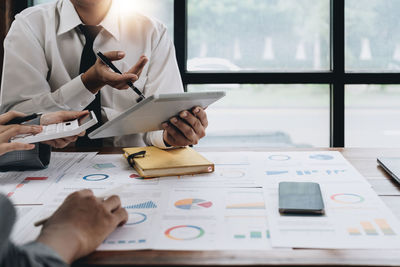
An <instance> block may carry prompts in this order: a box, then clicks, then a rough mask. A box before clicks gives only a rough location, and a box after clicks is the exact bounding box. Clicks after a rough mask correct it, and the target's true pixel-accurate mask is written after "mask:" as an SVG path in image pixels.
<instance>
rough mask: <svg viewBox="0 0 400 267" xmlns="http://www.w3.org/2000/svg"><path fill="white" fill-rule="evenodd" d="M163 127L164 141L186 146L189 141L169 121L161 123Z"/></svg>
mask: <svg viewBox="0 0 400 267" xmlns="http://www.w3.org/2000/svg"><path fill="white" fill-rule="evenodd" d="M162 127H163V128H164V130H165V132H164V141H166V142H167V143H168V144H169V145H171V146H187V145H190V144H191V142H190V141H189V140H188V139H186V137H185V136H184V135H183V134H182V133H181V132H180V131H179V130H178V129H176V128H175V127H174V126H173V125H171V124H169V123H163V125H162Z"/></svg>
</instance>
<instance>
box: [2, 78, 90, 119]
mask: <svg viewBox="0 0 400 267" xmlns="http://www.w3.org/2000/svg"><path fill="white" fill-rule="evenodd" d="M43 86H44V87H48V86H49V85H48V84H47V83H46V84H44V85H43ZM32 91H33V93H31V94H28V95H27V93H26V92H24V91H23V90H22V89H21V88H18V87H15V88H12V85H10V86H4V87H3V103H2V105H1V109H2V111H3V112H6V111H9V110H16V111H20V112H24V113H27V114H29V113H34V112H53V111H59V110H76V111H79V110H83V109H84V108H85V107H86V106H88V105H89V104H90V103H91V102H92V101H93V100H94V98H95V95H93V94H92V93H91V92H89V91H88V90H87V89H86V87H85V86H84V84H83V83H82V80H81V76H78V77H76V78H74V79H73V80H71V81H70V82H68V83H66V84H64V85H63V86H61V87H60V88H58V89H57V90H55V91H54V92H50V88H49V89H48V90H46V91H47V92H46V91H45V90H42V91H41V90H32ZM34 92H36V93H34ZM22 96H23V98H22Z"/></svg>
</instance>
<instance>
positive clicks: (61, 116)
mask: <svg viewBox="0 0 400 267" xmlns="http://www.w3.org/2000/svg"><path fill="white" fill-rule="evenodd" d="M87 114H89V111H88V110H84V111H57V112H51V113H47V114H44V115H43V116H42V118H41V119H40V124H41V125H49V124H55V123H60V122H65V121H71V120H75V119H78V118H81V117H83V116H85V115H87Z"/></svg>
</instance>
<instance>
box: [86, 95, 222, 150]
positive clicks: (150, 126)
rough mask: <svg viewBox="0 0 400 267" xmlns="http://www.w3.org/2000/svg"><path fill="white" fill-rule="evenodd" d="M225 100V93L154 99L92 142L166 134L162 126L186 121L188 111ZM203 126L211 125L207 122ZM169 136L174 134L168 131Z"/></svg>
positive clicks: (115, 121) (134, 108) (111, 123)
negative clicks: (99, 139) (153, 133)
mask: <svg viewBox="0 0 400 267" xmlns="http://www.w3.org/2000/svg"><path fill="white" fill-rule="evenodd" d="M224 96H225V92H201V93H180V94H160V95H152V96H150V97H148V98H146V99H144V100H143V101H141V102H140V103H138V104H136V105H134V106H132V107H131V108H130V109H128V110H126V111H124V112H122V113H121V114H119V115H118V116H117V117H115V118H114V119H112V120H110V121H108V122H106V123H105V124H103V125H102V126H101V127H99V128H97V129H96V130H94V131H93V132H91V133H90V134H89V138H92V139H96V138H107V137H113V136H123V135H129V134H136V133H146V132H150V131H156V130H163V129H164V128H163V126H162V125H163V124H164V123H165V122H168V124H169V126H172V125H173V123H172V120H173V119H174V118H176V119H177V118H178V116H179V118H182V117H180V116H183V115H184V111H191V110H192V109H193V108H195V107H201V108H202V109H205V108H207V107H208V106H209V105H211V104H212V103H214V102H216V101H218V100H219V99H221V98H222V97H224ZM199 112H200V111H199ZM203 112H204V111H203ZM201 114H202V112H200V113H198V114H197V115H196V117H197V118H198V119H200V116H201ZM204 114H205V113H204ZM188 115H189V114H188ZM203 117H204V116H203ZM170 120H171V121H170ZM178 121H179V120H178ZM199 121H201V119H200V120H199ZM171 123H172V124H171ZM189 123H190V122H189ZM201 123H202V124H203V123H204V124H207V122H206V121H205V120H204V118H203V121H202V122H201ZM174 126H175V125H174ZM203 126H204V125H203ZM191 128H192V129H193V127H191ZM167 132H168V133H171V131H168V130H167ZM185 136H186V135H185ZM170 145H175V144H170Z"/></svg>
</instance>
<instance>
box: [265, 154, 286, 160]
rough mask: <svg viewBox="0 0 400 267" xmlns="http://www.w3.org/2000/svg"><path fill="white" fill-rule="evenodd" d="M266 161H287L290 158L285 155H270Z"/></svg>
mask: <svg viewBox="0 0 400 267" xmlns="http://www.w3.org/2000/svg"><path fill="white" fill-rule="evenodd" d="M268 159H269V160H273V161H287V160H290V159H291V157H290V156H287V155H272V156H269V157H268Z"/></svg>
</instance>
